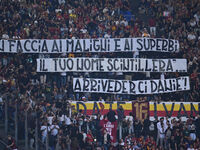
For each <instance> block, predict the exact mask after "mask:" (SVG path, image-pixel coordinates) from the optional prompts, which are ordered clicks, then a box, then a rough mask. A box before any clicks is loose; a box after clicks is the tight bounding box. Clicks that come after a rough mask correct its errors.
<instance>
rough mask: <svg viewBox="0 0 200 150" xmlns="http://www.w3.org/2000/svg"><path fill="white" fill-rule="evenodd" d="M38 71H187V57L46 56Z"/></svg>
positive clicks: (41, 61) (38, 63) (38, 62)
mask: <svg viewBox="0 0 200 150" xmlns="http://www.w3.org/2000/svg"><path fill="white" fill-rule="evenodd" d="M37 71H38V72H72V71H73V72H187V60H186V59H142V58H44V59H37Z"/></svg>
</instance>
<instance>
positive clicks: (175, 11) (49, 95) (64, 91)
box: [0, 0, 200, 150]
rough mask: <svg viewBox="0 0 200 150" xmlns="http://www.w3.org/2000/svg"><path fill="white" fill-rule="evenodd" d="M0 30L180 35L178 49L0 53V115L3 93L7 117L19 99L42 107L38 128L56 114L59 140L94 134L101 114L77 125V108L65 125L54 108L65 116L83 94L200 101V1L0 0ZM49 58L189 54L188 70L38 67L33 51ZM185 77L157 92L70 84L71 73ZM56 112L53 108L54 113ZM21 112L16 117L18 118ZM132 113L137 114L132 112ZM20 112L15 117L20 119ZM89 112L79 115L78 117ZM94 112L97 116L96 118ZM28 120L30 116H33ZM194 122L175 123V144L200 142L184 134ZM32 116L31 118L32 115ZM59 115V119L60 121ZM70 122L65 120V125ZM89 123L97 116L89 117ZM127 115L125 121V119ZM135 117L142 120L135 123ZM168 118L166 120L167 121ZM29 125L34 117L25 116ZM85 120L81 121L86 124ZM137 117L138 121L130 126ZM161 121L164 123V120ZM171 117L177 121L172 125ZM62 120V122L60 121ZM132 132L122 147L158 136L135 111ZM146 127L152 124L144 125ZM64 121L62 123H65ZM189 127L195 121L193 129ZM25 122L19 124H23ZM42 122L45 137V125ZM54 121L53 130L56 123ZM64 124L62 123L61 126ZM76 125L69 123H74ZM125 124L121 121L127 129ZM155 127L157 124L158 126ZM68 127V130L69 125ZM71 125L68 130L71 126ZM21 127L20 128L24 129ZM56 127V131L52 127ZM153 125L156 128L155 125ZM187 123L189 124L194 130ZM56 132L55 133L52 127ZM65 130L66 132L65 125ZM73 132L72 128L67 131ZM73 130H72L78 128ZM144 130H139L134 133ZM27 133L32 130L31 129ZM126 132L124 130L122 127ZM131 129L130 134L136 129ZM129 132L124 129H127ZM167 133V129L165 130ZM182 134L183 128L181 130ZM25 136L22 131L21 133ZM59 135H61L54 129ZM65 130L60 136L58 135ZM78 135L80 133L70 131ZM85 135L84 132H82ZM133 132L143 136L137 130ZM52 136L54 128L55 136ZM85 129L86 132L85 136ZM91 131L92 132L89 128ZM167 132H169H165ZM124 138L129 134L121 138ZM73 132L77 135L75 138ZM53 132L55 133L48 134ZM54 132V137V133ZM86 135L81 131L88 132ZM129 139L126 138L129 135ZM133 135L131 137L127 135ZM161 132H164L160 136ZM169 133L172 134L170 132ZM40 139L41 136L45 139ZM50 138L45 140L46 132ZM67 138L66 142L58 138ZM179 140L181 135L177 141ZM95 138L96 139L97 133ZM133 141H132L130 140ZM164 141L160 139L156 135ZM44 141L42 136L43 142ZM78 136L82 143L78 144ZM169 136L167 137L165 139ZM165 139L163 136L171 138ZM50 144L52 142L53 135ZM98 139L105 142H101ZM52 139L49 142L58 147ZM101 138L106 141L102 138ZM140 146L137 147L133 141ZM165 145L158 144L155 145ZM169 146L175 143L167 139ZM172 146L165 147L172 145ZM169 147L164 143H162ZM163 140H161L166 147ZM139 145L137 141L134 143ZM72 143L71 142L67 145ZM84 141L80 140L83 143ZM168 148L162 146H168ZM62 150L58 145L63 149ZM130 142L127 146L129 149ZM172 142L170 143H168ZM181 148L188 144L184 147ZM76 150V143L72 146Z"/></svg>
mask: <svg viewBox="0 0 200 150" xmlns="http://www.w3.org/2000/svg"><path fill="white" fill-rule="evenodd" d="M0 21H1V24H0V37H1V39H77V38H79V39H84V38H127V37H142V36H150V37H155V38H167V39H168V38H171V39H176V40H179V43H180V52H178V53H165V54H164V55H163V54H162V53H157V52H140V53H137V52H135V53H134V52H127V53H97V54H96V53H95V54H91V53H84V54H83V53H81V54H72V53H70V54H66V53H63V54H21V53H18V54H9V53H1V55H0V97H1V99H0V104H1V107H0V108H1V110H0V116H3V115H4V114H3V112H4V111H3V109H4V104H5V103H4V101H3V100H2V98H3V99H4V96H5V95H6V97H7V99H8V106H9V109H10V110H9V113H10V115H11V117H12V116H13V112H14V111H15V107H14V106H15V103H16V99H17V104H18V107H19V108H20V109H21V110H24V109H28V110H29V111H30V112H29V113H30V114H32V115H34V112H35V110H38V111H39V110H40V111H39V112H40V113H39V116H38V117H39V118H40V119H41V121H40V122H39V126H40V127H41V128H42V127H43V126H45V123H49V126H50V127H51V126H52V124H54V119H51V122H49V121H48V120H46V118H47V116H49V115H50V116H51V115H54V117H53V118H55V125H54V126H56V127H55V128H53V129H52V130H49V132H51V133H52V134H55V133H56V137H58V138H56V139H57V140H53V141H57V142H58V143H59V142H61V143H64V144H59V146H63V145H64V146H65V148H66V149H67V143H68V144H69V145H73V146H77V145H78V144H72V143H74V142H78V143H79V145H81V144H84V143H87V142H86V141H87V140H86V141H84V142H83V141H81V140H80V139H81V138H82V132H83V133H87V132H88V131H89V129H90V131H91V132H90V133H89V132H88V134H92V136H93V137H95V136H96V138H97V137H101V136H97V135H96V134H99V133H97V132H95V131H94V130H93V126H94V128H95V130H97V131H98V130H99V129H98V119H89V120H90V121H89V122H91V124H93V126H92V125H90V127H89V128H88V130H83V131H82V130H79V129H77V126H79V123H78V120H79V119H80V118H82V117H83V116H78V115H80V114H79V112H77V113H75V115H71V118H69V119H66V120H68V121H66V122H67V123H66V122H65V124H63V123H60V122H59V119H58V118H59V117H57V116H59V115H61V116H62V115H64V114H65V115H66V116H67V115H69V114H68V113H67V112H66V110H65V109H66V108H68V107H67V105H69V104H68V103H67V101H68V100H77V101H79V100H84V101H90V100H92V101H98V100H104V101H125V100H128V101H132V100H138V101H140V100H144V101H157V102H159V101H188V102H199V98H200V93H199V91H200V90H199V86H200V81H199V79H200V78H199V77H200V74H199V72H200V71H199V69H200V67H199V65H200V51H199V48H200V2H199V0H0ZM49 57H50V58H54V57H97V58H98V57H99V58H100V57H110V58H116V57H117V58H119V57H123V58H126V57H127V58H128V57H129V58H130V57H132V58H137V57H139V58H161V59H162V58H186V59H187V61H188V72H187V73H178V72H176V73H121V72H119V73H113V72H109V73H77V72H73V73H68V72H65V73H37V72H36V58H49ZM183 75H188V76H190V87H191V90H190V91H186V92H175V93H167V94H156V95H148V96H141V95H112V94H98V93H96V94H91V93H74V92H73V89H72V79H73V77H80V76H82V77H93V78H114V79H127V80H139V79H142V80H145V79H160V78H163V77H164V78H171V77H179V76H183ZM52 113H53V114H52ZM23 116H24V114H23V111H22V113H21V117H20V118H21V120H20V122H19V123H22V124H23ZM133 116H134V115H133ZM20 118H19V119H20ZM85 118H86V116H84V117H83V120H84V119H85ZM97 118H98V117H97ZM30 119H31V118H30ZM191 120H192V121H191V123H188V124H187V123H186V124H185V125H183V122H180V121H177V122H176V123H172V124H171V127H170V129H168V128H167V129H166V130H167V131H168V130H170V131H171V136H172V137H174V139H175V140H176V142H175V143H176V145H177V147H178V149H180V148H181V147H183V145H184V146H185V147H187V148H190V147H191V148H192V147H194V146H195V145H198V144H199V140H197V139H198V138H195V139H194V138H193V137H192V138H189V137H190V134H187V133H185V132H186V131H187V130H185V129H186V128H187V129H188V132H189V133H193V129H194V128H195V131H194V133H196V132H197V130H196V128H197V126H196V127H195V125H196V124H195V123H194V122H195V119H191ZM32 121H33V120H32ZM62 121H63V120H62ZM69 122H70V124H69ZM93 122H94V123H93ZM124 122H127V121H124ZM137 122H139V123H138V124H140V126H139V127H138V129H137V127H135V126H137ZM166 122H167V121H166ZM30 124H31V123H30ZM83 124H84V123H83ZM135 124H136V125H135ZM164 124H165V123H164ZM174 124H175V125H174ZM32 125H33V127H30V136H31V135H32V136H33V132H34V130H35V128H34V124H32ZM65 125H66V126H65ZM133 125H134V127H135V128H134V130H133V131H134V132H132V131H131V132H130V134H129V132H128V133H127V134H124V136H123V137H124V138H123V139H120V145H121V146H122V147H124V148H125V147H128V145H127V143H129V145H130V146H131V145H132V147H134V145H135V148H134V149H142V147H143V146H144V145H146V144H145V143H148V141H150V143H153V144H152V145H156V144H155V143H156V140H157V138H155V137H157V135H156V134H155V135H156V136H153V138H152V135H150V137H149V136H147V135H148V134H147V132H146V130H145V129H147V128H148V127H145V125H146V124H145V123H143V122H140V121H139V120H137V118H134V121H133V124H132V126H133ZM148 125H149V127H150V124H148ZM63 126H65V127H63ZM193 126H194V128H193ZM20 127H23V126H20ZM43 128H44V129H43V130H42V129H41V135H42V136H43V135H44V134H45V132H47V131H46V130H47V128H45V127H43ZM57 128H58V129H57ZM61 128H62V129H61ZM71 128H72V129H73V130H72V129H71ZM129 128H130V126H129V125H128V124H126V126H124V129H127V131H128V129H129ZM155 128H157V125H155ZM66 129H67V131H66ZM69 129H70V130H69ZM21 130H22V132H24V131H23V128H22V129H21ZM56 130H57V131H58V132H57V131H56ZM155 130H157V129H155ZM191 130H192V131H191ZM52 131H53V132H54V133H53V132H52ZM65 131H66V132H65ZM69 131H70V132H69ZM76 131H77V132H76ZM139 131H140V132H141V133H140V134H137V132H139ZM31 133H32V134H31ZM123 133H126V132H125V130H124V132H123ZM133 133H135V134H133ZM128 134H129V135H128ZM166 134H167V133H166ZM183 134H187V135H185V136H182V135H183ZM22 135H23V134H22ZM57 135H58V136H57ZM63 135H64V137H65V138H64V140H63V139H62V137H63ZM75 135H77V136H75ZM83 135H84V134H83ZM138 135H142V136H140V137H138ZM54 136H55V135H54ZM84 136H85V135H84ZM86 136H90V135H86ZM165 136H167V135H165ZM125 137H126V138H125ZM74 138H75V139H74ZM53 139H54V138H53ZM58 139H59V140H58ZM85 139H86V138H85ZM128 139H129V140H128ZM130 139H132V140H130ZM165 139H166V138H165ZM172 139H173V138H172ZM43 140H44V139H43ZM49 140H50V139H49ZM65 140H67V142H62V141H65ZM177 140H178V142H177ZM97 141H99V140H98V139H97ZM130 141H132V144H131V142H130ZM160 141H162V140H160ZM43 142H44V141H43ZM82 142H83V143H82ZM170 142H171V141H170ZM170 142H169V141H166V140H164V141H163V143H170ZM50 143H54V142H50ZM101 144H103V142H101ZM55 145H56V144H55V143H54V147H55ZM104 145H105V144H104ZM136 145H137V146H136ZM160 145H162V143H161V144H160ZM171 145H173V142H172V144H171ZM171 145H170V146H171ZM165 146H167V145H165ZM165 146H164V145H163V147H165ZM136 147H138V148H136ZM68 148H69V147H68ZM82 148H83V147H82ZM165 148H167V147H165ZM61 149H63V148H61ZM127 149H128V148H127ZM171 149H174V148H171ZM183 149H185V148H183ZM72 150H73V148H72Z"/></svg>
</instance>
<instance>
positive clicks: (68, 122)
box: [64, 116, 71, 125]
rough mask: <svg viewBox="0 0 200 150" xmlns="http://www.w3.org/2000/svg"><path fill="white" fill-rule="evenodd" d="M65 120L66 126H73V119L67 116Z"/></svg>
mask: <svg viewBox="0 0 200 150" xmlns="http://www.w3.org/2000/svg"><path fill="white" fill-rule="evenodd" d="M64 118H65V124H66V125H70V124H71V119H70V118H69V117H67V116H65V117H64Z"/></svg>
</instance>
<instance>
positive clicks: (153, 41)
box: [0, 38, 179, 53]
mask: <svg viewBox="0 0 200 150" xmlns="http://www.w3.org/2000/svg"><path fill="white" fill-rule="evenodd" d="M131 51H157V52H178V51H179V42H178V41H177V40H172V39H161V38H101V39H57V40H46V39H23V40H0V52H7V53H17V52H22V53H83V52H131Z"/></svg>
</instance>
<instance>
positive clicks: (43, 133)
mask: <svg viewBox="0 0 200 150" xmlns="http://www.w3.org/2000/svg"><path fill="white" fill-rule="evenodd" d="M40 130H41V131H42V136H47V126H45V125H43V126H41V128H40ZM48 130H49V127H48Z"/></svg>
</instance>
